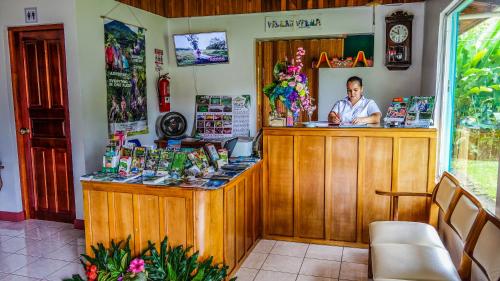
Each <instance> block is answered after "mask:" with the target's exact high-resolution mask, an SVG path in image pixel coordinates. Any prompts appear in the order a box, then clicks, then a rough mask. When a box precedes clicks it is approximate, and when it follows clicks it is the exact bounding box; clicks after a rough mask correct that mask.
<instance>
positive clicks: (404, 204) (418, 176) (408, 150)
mask: <svg viewBox="0 0 500 281" xmlns="http://www.w3.org/2000/svg"><path fill="white" fill-rule="evenodd" d="M397 163H398V167H397V171H398V175H397V183H396V186H395V187H393V189H396V190H393V191H409V192H427V182H428V179H427V175H428V172H429V171H428V170H429V167H428V165H429V139H427V138H400V139H399V157H398V161H397ZM399 171H400V172H399ZM406 171H411V173H408V172H406ZM427 209H428V208H427V199H426V198H410V197H401V198H399V220H409V221H426V220H427V218H428V213H427Z"/></svg>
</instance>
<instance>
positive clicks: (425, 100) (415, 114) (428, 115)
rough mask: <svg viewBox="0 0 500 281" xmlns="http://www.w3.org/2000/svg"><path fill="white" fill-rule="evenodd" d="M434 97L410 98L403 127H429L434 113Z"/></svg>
mask: <svg viewBox="0 0 500 281" xmlns="http://www.w3.org/2000/svg"><path fill="white" fill-rule="evenodd" d="M434 101H435V97H434V96H430V97H428V96H412V97H411V100H410V105H409V106H408V113H407V115H406V121H405V126H407V127H429V126H430V125H432V123H433V121H432V115H433V112H434Z"/></svg>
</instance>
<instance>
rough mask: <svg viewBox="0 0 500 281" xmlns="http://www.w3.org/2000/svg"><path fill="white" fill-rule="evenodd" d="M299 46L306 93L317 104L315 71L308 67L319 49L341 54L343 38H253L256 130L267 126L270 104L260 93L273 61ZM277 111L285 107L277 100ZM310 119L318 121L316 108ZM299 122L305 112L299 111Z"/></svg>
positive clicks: (289, 55) (292, 54) (291, 55)
mask: <svg viewBox="0 0 500 281" xmlns="http://www.w3.org/2000/svg"><path fill="white" fill-rule="evenodd" d="M299 47H302V48H304V50H305V51H306V55H305V56H304V57H303V64H304V66H303V68H302V71H303V72H304V74H306V76H307V78H308V80H309V93H310V95H311V97H312V98H313V99H314V102H313V103H314V104H316V105H317V104H318V103H319V72H318V68H314V67H313V66H312V64H313V61H314V60H317V59H318V58H319V57H320V54H321V52H326V53H328V54H329V55H330V56H332V57H343V55H344V39H343V38H304V39H280V40H266V41H257V42H256V45H255V53H256V70H257V73H256V81H257V121H256V123H257V130H259V129H260V128H261V127H265V126H268V125H269V112H271V106H270V105H269V99H268V98H267V97H266V96H265V94H264V93H263V92H262V89H263V88H264V86H265V85H267V84H269V83H271V82H272V81H273V79H274V78H273V77H274V73H273V72H274V66H275V64H276V62H278V61H282V60H285V59H288V60H291V59H293V58H294V57H295V52H296V51H297V48H299ZM276 107H277V109H278V111H279V112H285V111H286V109H285V106H284V105H283V104H282V103H281V102H279V101H278V102H277V105H276ZM312 120H318V110H316V111H314V113H313V115H312ZM299 121H307V114H306V113H305V112H302V113H301V116H300V117H299Z"/></svg>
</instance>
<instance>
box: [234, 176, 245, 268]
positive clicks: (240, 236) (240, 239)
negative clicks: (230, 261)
mask: <svg viewBox="0 0 500 281" xmlns="http://www.w3.org/2000/svg"><path fill="white" fill-rule="evenodd" d="M235 208H236V260H237V262H240V261H241V259H242V258H243V257H244V256H245V252H246V246H245V237H246V232H245V221H246V219H245V180H244V179H243V180H240V181H239V182H238V183H237V184H236V207H235Z"/></svg>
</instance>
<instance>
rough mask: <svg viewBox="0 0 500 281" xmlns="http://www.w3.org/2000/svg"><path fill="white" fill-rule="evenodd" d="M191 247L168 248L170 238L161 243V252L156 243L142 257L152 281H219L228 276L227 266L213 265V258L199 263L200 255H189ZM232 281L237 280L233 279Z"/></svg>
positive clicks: (149, 245) (149, 246)
mask: <svg viewBox="0 0 500 281" xmlns="http://www.w3.org/2000/svg"><path fill="white" fill-rule="evenodd" d="M191 249H192V248H191V247H187V248H184V246H182V245H180V246H176V247H172V246H168V238H167V237H165V238H164V239H163V241H162V242H161V243H160V251H158V250H157V249H156V247H155V244H154V243H151V242H148V248H147V249H146V250H145V251H144V252H143V253H142V255H141V257H142V258H143V259H144V260H145V261H146V271H147V272H148V273H149V275H148V278H149V280H151V281H218V280H224V279H225V278H226V276H227V269H228V267H227V266H224V265H220V264H216V265H213V257H209V258H208V259H206V260H204V261H202V262H199V253H198V252H195V253H193V254H192V255H190V254H189V252H190V251H191ZM231 280H236V278H233V279H231Z"/></svg>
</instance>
